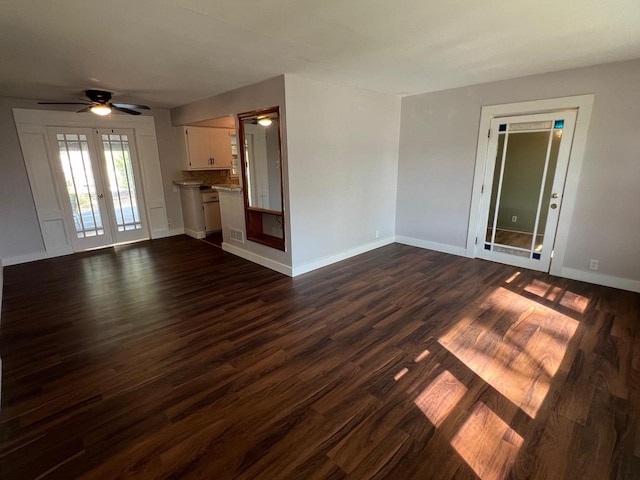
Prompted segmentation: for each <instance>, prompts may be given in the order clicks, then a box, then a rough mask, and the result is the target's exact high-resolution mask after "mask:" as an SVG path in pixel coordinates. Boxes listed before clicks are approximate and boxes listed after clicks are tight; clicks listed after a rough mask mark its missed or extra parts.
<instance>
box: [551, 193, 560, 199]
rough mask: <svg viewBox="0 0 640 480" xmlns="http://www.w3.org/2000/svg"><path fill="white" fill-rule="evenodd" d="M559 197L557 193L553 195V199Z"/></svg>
mask: <svg viewBox="0 0 640 480" xmlns="http://www.w3.org/2000/svg"><path fill="white" fill-rule="evenodd" d="M558 196H559V195H558V194H557V193H552V194H551V198H558Z"/></svg>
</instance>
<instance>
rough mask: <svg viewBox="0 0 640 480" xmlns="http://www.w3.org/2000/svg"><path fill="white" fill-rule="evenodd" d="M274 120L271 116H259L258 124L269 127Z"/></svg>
mask: <svg viewBox="0 0 640 480" xmlns="http://www.w3.org/2000/svg"><path fill="white" fill-rule="evenodd" d="M271 123H273V122H272V120H271V119H270V118H269V117H261V118H258V124H260V125H262V126H263V127H268V126H269V125H271Z"/></svg>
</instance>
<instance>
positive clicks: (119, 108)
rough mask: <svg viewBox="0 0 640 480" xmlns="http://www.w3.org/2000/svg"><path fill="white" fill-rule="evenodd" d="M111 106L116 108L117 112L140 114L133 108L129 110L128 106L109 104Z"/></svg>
mask: <svg viewBox="0 0 640 480" xmlns="http://www.w3.org/2000/svg"><path fill="white" fill-rule="evenodd" d="M111 108H113V109H114V110H117V111H118V112H122V113H128V114H129V115H142V113H140V112H136V111H135V110H131V109H129V108H124V107H118V106H117V105H111Z"/></svg>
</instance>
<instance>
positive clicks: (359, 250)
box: [292, 237, 395, 277]
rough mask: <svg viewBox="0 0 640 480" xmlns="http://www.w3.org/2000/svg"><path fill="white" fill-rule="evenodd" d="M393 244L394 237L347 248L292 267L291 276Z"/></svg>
mask: <svg viewBox="0 0 640 480" xmlns="http://www.w3.org/2000/svg"><path fill="white" fill-rule="evenodd" d="M394 242H395V237H387V238H383V239H380V240H376V241H375V242H369V243H365V244H364V245H360V246H358V247H354V248H349V249H347V250H345V251H343V252H340V253H335V254H333V255H329V256H327V257H323V258H320V259H318V260H313V261H312V262H309V263H304V264H302V265H300V266H295V265H294V267H293V274H292V276H293V277H296V276H298V275H302V274H303V273H308V272H311V271H313V270H317V269H318V268H322V267H326V266H327V265H331V264H333V263H337V262H341V261H342V260H346V259H347V258H351V257H355V256H356V255H361V254H363V253H366V252H369V251H371V250H375V249H376V248H380V247H384V246H385V245H390V244H392V243H394Z"/></svg>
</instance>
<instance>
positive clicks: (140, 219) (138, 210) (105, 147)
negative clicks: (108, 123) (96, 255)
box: [95, 129, 149, 243]
mask: <svg viewBox="0 0 640 480" xmlns="http://www.w3.org/2000/svg"><path fill="white" fill-rule="evenodd" d="M95 134H96V136H97V142H96V143H97V144H98V149H99V150H100V156H101V166H102V172H103V178H105V183H106V184H105V186H106V187H107V190H106V191H105V197H107V196H108V201H107V202H106V204H107V208H108V210H109V217H110V219H111V224H112V226H113V238H114V240H115V243H122V242H133V241H137V240H144V239H146V238H149V230H148V226H147V219H146V215H145V211H146V209H145V207H144V204H143V202H144V196H143V195H142V185H141V182H140V178H141V175H140V169H139V163H138V158H137V156H136V148H135V144H134V134H133V130H115V129H101V130H95Z"/></svg>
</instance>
